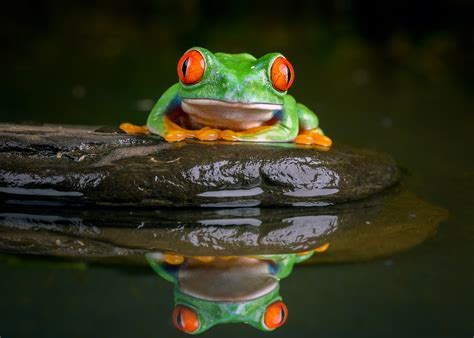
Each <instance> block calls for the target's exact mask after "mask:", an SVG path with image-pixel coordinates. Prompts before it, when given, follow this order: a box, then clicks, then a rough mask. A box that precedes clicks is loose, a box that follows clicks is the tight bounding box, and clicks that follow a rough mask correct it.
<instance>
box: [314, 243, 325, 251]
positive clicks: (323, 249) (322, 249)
mask: <svg viewBox="0 0 474 338" xmlns="http://www.w3.org/2000/svg"><path fill="white" fill-rule="evenodd" d="M328 248H329V242H328V243H325V244H323V245H321V246H318V247H317V248H316V249H314V250H313V251H314V252H324V251H326V250H327V249H328Z"/></svg>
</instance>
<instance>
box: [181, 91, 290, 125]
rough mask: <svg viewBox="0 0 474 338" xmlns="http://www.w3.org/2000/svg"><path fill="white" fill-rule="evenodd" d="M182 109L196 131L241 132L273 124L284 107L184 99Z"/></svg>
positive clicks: (279, 105)
mask: <svg viewBox="0 0 474 338" xmlns="http://www.w3.org/2000/svg"><path fill="white" fill-rule="evenodd" d="M181 108H182V110H183V111H184V112H185V113H186V114H187V115H188V117H189V122H190V124H191V126H192V127H193V128H195V129H198V128H202V127H211V128H218V129H230V130H234V131H239V130H246V129H250V128H256V127H260V126H263V125H268V124H271V122H272V120H274V119H275V116H276V115H277V113H278V112H279V111H281V110H282V108H283V106H282V105H281V104H274V103H243V102H227V101H221V100H212V99H183V100H182V102H181Z"/></svg>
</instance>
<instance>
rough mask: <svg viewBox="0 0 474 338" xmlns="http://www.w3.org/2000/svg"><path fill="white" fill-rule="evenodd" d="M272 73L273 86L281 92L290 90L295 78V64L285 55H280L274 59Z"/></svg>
mask: <svg viewBox="0 0 474 338" xmlns="http://www.w3.org/2000/svg"><path fill="white" fill-rule="evenodd" d="M270 74H271V79H272V84H273V88H275V89H276V90H279V91H281V92H284V91H286V90H288V88H290V87H291V84H292V83H293V80H294V78H295V72H294V70H293V66H292V65H291V63H290V61H288V60H287V59H285V58H284V57H283V56H279V57H277V58H276V59H275V61H273V64H272V68H271V71H270Z"/></svg>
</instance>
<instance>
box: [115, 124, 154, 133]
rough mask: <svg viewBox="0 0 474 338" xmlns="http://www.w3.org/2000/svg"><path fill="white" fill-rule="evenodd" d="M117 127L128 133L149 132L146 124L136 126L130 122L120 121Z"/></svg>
mask: <svg viewBox="0 0 474 338" xmlns="http://www.w3.org/2000/svg"><path fill="white" fill-rule="evenodd" d="M119 128H120V129H122V130H123V131H124V132H126V133H127V134H130V135H147V134H149V133H150V130H149V129H148V127H147V126H136V125H134V124H131V123H122V124H121V125H120V126H119Z"/></svg>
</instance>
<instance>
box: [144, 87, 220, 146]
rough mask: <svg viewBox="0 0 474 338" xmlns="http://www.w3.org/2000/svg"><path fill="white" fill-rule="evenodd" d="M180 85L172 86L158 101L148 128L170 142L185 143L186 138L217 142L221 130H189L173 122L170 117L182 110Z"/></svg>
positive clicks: (207, 128)
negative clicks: (174, 112)
mask: <svg viewBox="0 0 474 338" xmlns="http://www.w3.org/2000/svg"><path fill="white" fill-rule="evenodd" d="M178 89H179V83H177V84H175V85H173V86H171V87H170V88H169V89H168V90H167V91H166V92H165V93H164V94H163V95H162V96H161V97H160V99H159V100H158V102H157V103H156V104H155V106H154V107H153V109H152V111H151V113H150V115H149V116H148V121H147V127H148V129H149V130H150V131H151V132H152V133H154V134H158V135H160V136H162V137H163V138H164V139H165V140H166V141H168V142H178V141H183V140H184V139H186V138H197V139H200V140H204V141H213V140H217V139H218V138H219V137H220V130H216V129H212V128H209V127H205V128H202V129H199V130H189V129H185V128H183V127H181V126H179V125H178V124H177V123H175V122H174V121H172V119H171V118H170V115H172V114H173V111H174V110H181V98H180V97H179V95H178Z"/></svg>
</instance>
